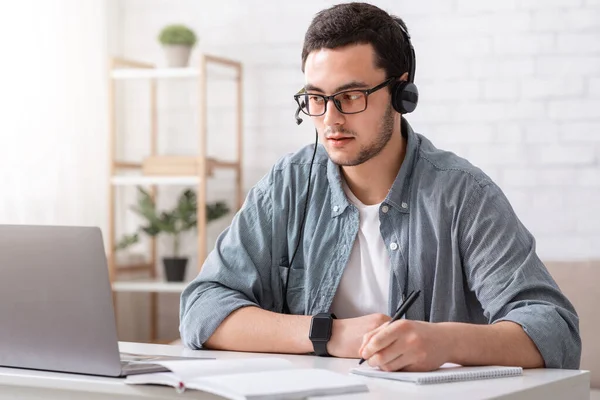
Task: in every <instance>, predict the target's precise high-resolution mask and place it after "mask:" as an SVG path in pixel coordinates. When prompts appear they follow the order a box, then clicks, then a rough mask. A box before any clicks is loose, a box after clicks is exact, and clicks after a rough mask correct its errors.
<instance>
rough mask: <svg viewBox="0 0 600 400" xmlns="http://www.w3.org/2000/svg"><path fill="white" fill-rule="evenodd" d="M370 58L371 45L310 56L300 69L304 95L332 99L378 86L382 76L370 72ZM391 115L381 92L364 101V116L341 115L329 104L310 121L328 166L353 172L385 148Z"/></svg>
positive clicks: (382, 73) (372, 64)
mask: <svg viewBox="0 0 600 400" xmlns="http://www.w3.org/2000/svg"><path fill="white" fill-rule="evenodd" d="M374 58H375V53H374V50H373V47H372V46H371V45H370V44H360V45H351V46H346V47H342V48H337V49H320V50H316V51H313V52H311V53H310V54H309V55H308V57H307V59H306V64H305V67H304V75H305V82H306V84H305V88H306V91H307V92H308V93H314V94H322V95H332V94H334V93H337V92H340V91H342V90H348V89H370V88H372V87H374V86H377V85H379V84H380V83H382V82H383V81H385V80H386V75H385V70H383V69H380V68H376V67H375V62H374ZM343 107H344V106H343V105H342V109H344V108H343ZM395 115H396V113H395V111H394V110H393V108H392V106H391V100H390V93H389V90H388V89H387V88H383V89H380V90H378V91H376V92H374V93H372V94H371V95H369V96H368V97H367V109H366V110H364V111H363V112H360V113H358V114H343V113H341V112H340V111H339V110H338V109H337V108H336V107H335V105H334V103H333V101H331V100H330V101H329V102H328V104H327V112H326V113H325V114H324V115H321V116H318V117H311V118H312V119H313V122H314V124H315V127H316V128H317V131H318V132H319V137H320V139H321V143H323V145H324V146H325V149H326V150H327V153H328V154H329V157H330V158H331V160H332V161H333V162H334V163H336V164H338V165H341V166H355V165H359V164H362V163H364V162H366V161H368V160H370V159H371V158H373V157H375V156H377V155H378V154H379V153H380V152H381V150H382V149H383V148H384V147H385V145H386V144H387V143H388V141H389V140H390V138H391V136H392V133H393V128H394V118H395Z"/></svg>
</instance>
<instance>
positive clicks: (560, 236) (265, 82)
mask: <svg viewBox="0 0 600 400" xmlns="http://www.w3.org/2000/svg"><path fill="white" fill-rule="evenodd" d="M373 3H374V4H376V5H379V6H381V7H383V8H385V9H387V10H388V11H391V12H393V13H396V14H398V15H400V16H401V17H403V18H404V19H405V21H406V23H407V25H408V27H409V29H410V31H411V34H412V37H413V43H414V45H415V49H416V54H417V58H418V62H417V65H418V68H417V77H416V82H417V84H418V85H419V88H420V91H421V103H420V105H419V107H418V108H417V111H416V112H415V113H414V114H413V115H411V116H409V117H408V118H409V120H410V121H411V123H412V124H413V126H414V128H415V129H416V130H417V131H419V132H421V133H423V134H425V135H426V136H428V137H429V138H431V140H432V141H434V143H436V144H438V145H439V146H440V147H444V148H447V149H449V150H452V151H455V152H456V153H458V154H460V155H462V156H465V157H467V158H468V159H469V160H470V161H472V162H473V163H474V164H476V165H479V166H480V167H481V168H483V169H484V171H486V172H488V174H489V175H490V176H492V178H493V179H495V180H496V181H497V183H498V184H499V185H500V186H501V187H502V188H503V189H504V190H505V192H506V194H507V196H508V197H509V199H510V200H511V202H512V204H513V207H514V208H515V210H516V212H517V213H518V215H519V216H520V217H521V219H522V220H523V222H524V223H525V224H526V226H527V227H528V229H529V230H530V231H531V232H532V233H533V234H534V235H535V236H536V239H537V245H538V251H539V254H540V255H541V256H542V258H544V259H557V260H560V259H582V258H591V257H596V258H597V257H600V172H599V171H600V3H599V2H598V1H597V0H593V1H592V0H588V1H586V0H552V1H549V0H520V1H517V0H503V1H489V0H487V1H482V0H455V1H447V0H423V1H418V2H415V1H408V0H403V1H398V0H393V1H392V0H388V1H374V2H373ZM330 4H333V2H332V1H321V0H305V1H303V2H279V1H275V0H272V1H269V0H237V1H234V0H224V1H221V2H215V3H212V2H206V1H202V2H200V1H195V0H180V1H178V2H172V1H168V0H123V1H122V2H121V3H120V15H119V18H120V24H121V29H120V37H121V46H120V49H119V51H120V52H121V53H122V55H124V56H128V57H133V58H141V59H144V60H148V61H155V62H157V63H162V62H163V58H162V53H161V49H160V47H159V46H158V44H157V43H156V40H155V37H156V34H157V33H158V31H159V30H160V28H161V27H162V26H163V25H165V24H167V23H171V22H182V23H186V24H189V25H191V26H192V27H193V28H194V29H195V30H196V31H197V33H198V34H199V36H200V43H199V48H198V50H202V51H205V52H210V53H214V54H219V55H223V56H227V57H233V58H237V59H240V60H242V61H243V62H244V65H245V79H246V81H245V97H244V100H245V113H244V122H245V133H246V139H245V140H246V142H245V157H246V161H247V164H246V166H247V167H246V168H247V175H246V177H245V186H246V188H249V187H250V186H251V185H252V184H253V183H254V182H255V181H256V180H257V179H258V178H259V177H260V176H262V174H264V173H265V172H266V171H267V170H268V168H269V167H270V166H271V165H272V163H273V162H275V161H276V159H277V158H279V157H280V156H281V155H283V154H284V153H286V152H289V151H294V150H295V149H297V148H299V147H300V146H302V145H304V144H306V143H309V142H310V141H311V140H312V139H313V129H312V127H311V124H310V121H309V120H308V119H307V120H305V123H304V124H303V125H301V126H300V127H297V126H296V124H295V123H294V119H293V113H294V111H295V107H294V103H293V100H292V95H293V93H294V92H295V90H297V88H299V87H300V86H301V85H302V83H303V76H302V73H301V72H300V51H301V46H302V40H303V36H304V32H305V30H306V28H307V26H308V24H309V23H310V20H311V18H312V16H313V15H314V13H315V12H317V11H319V10H320V9H322V8H324V7H327V6H329V5H330ZM198 50H196V52H195V53H194V56H193V57H197V54H198ZM214 96H215V95H213V97H212V98H213V99H214V98H215V97H214ZM215 101H216V103H215V104H217V103H218V104H219V105H220V108H219V110H216V109H215V110H213V109H211V110H213V111H212V114H211V116H213V117H211V118H214V119H215V120H216V122H214V123H213V124H214V125H215V126H217V125H218V123H219V118H226V115H227V111H226V110H224V109H222V106H223V104H225V105H226V104H227V100H225V101H224V102H223V100H222V99H220V100H219V99H217V100H215ZM165 118H166V117H165ZM186 121H187V120H186ZM170 123H176V122H173V117H171V118H170ZM186 128H188V129H189V127H184V126H180V127H179V130H180V131H181V132H183V133H182V134H186V133H185V132H184V131H186ZM215 129H216V128H215ZM166 140H167V139H166ZM215 148H219V145H216V146H215ZM219 190H221V189H218V190H217V192H218V191H219Z"/></svg>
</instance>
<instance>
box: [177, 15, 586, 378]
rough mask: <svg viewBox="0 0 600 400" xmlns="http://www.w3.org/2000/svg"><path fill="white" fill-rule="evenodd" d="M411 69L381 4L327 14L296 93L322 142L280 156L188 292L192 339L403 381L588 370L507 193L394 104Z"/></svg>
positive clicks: (187, 331)
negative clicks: (342, 360)
mask: <svg viewBox="0 0 600 400" xmlns="http://www.w3.org/2000/svg"><path fill="white" fill-rule="evenodd" d="M403 29H404V32H403ZM411 62H412V65H413V66H414V60H411V51H410V45H409V38H408V34H407V32H406V27H405V26H404V23H403V22H402V21H401V20H400V19H398V18H395V17H392V16H390V15H389V14H387V13H386V12H384V11H382V10H380V9H379V8H377V7H375V6H372V5H368V4H363V3H350V4H342V5H336V6H333V7H331V8H329V9H327V10H324V11H322V12H320V13H318V14H317V15H316V16H315V18H314V20H313V21H312V23H311V25H310V27H309V28H308V31H307V33H306V37H305V42H304V48H303V51H302V65H303V71H304V73H305V82H306V84H305V87H304V88H303V90H302V91H301V92H299V94H298V95H297V96H296V99H297V101H298V105H299V109H300V111H303V112H304V113H305V114H308V115H310V116H311V118H312V121H313V123H314V125H315V127H316V130H317V132H318V137H319V139H320V142H321V144H322V146H317V147H316V148H315V147H313V146H307V147H306V148H304V149H302V150H300V151H299V152H298V153H296V154H293V155H288V156H286V157H283V158H282V159H281V160H280V161H279V162H278V163H277V164H275V166H274V167H273V168H272V169H271V171H270V173H269V174H267V175H266V176H265V177H264V178H263V179H262V180H260V181H259V182H258V183H257V184H256V185H255V186H254V187H253V188H252V189H251V190H250V192H249V194H248V196H247V199H246V201H245V203H244V206H243V207H242V209H241V210H240V211H239V212H238V214H237V215H236V216H235V218H234V220H233V222H232V224H231V226H230V227H229V228H228V229H226V230H225V231H224V232H223V233H222V235H221V236H220V237H219V239H218V241H217V244H216V248H215V249H214V250H213V251H212V252H211V253H210V255H209V256H208V258H207V260H206V262H205V264H204V266H203V269H202V272H201V273H200V274H199V276H198V277H197V278H196V279H195V280H194V281H193V282H192V283H191V284H190V285H189V287H188V288H187V289H186V290H185V291H184V292H183V294H182V298H181V326H180V331H181V337H182V339H183V342H184V343H185V344H186V345H187V346H189V347H192V348H203V347H205V348H213V349H225V350H239V351H256V352H278V353H309V352H312V351H314V352H315V353H316V354H318V355H332V356H337V357H355V358H359V357H363V358H365V359H366V360H367V361H368V363H369V365H371V366H377V367H380V368H381V369H383V370H388V371H392V370H400V369H403V370H407V371H427V370H433V369H436V368H438V367H439V366H440V365H441V364H443V363H445V362H454V363H459V364H463V365H488V364H495V365H519V366H522V367H525V368H534V367H544V366H546V367H551V368H578V367H579V361H580V353H581V341H580V337H579V332H578V330H579V327H578V324H579V321H578V317H577V314H576V312H575V310H574V309H573V306H572V305H571V304H570V303H569V301H568V300H567V299H566V298H565V297H564V296H563V295H562V294H561V292H560V290H559V289H558V287H557V285H556V283H555V282H554V281H553V280H552V278H551V276H550V275H549V273H548V271H547V270H546V268H545V267H544V265H543V264H542V262H541V261H540V260H539V258H538V256H537V255H536V253H535V241H534V238H533V237H532V236H531V234H530V233H529V232H528V231H527V229H526V228H525V227H524V226H523V225H522V224H521V222H520V221H519V220H518V218H517V217H516V215H515V213H514V212H513V210H512V208H511V206H510V204H509V202H508V201H507V199H506V197H505V196H504V194H503V193H502V192H501V190H500V189H499V188H498V186H496V185H495V184H494V183H493V182H492V180H491V179H490V178H489V177H488V176H487V175H485V174H484V173H483V172H482V171H480V170H479V169H478V168H476V167H474V166H472V165H471V164H470V163H468V162H467V161H466V160H464V159H461V158H460V157H458V156H456V155H454V154H452V153H449V152H445V151H442V150H438V149H436V148H435V147H434V146H433V144H432V143H431V142H430V141H428V140H427V139H426V138H425V137H423V136H421V135H418V134H416V133H414V132H413V130H412V129H411V127H410V125H409V124H408V123H407V121H406V120H405V119H404V118H403V117H402V115H401V113H400V112H398V110H400V111H403V112H405V113H406V112H409V111H411V110H410V108H411V107H410V105H411V104H410V103H411V102H413V103H414V104H413V106H414V105H416V98H415V97H414V96H412V97H411V94H410V93H408V94H407V95H406V97H405V98H404V100H406V101H407V103H402V102H399V101H398V96H397V94H394V93H395V91H397V90H398V87H399V86H398V85H399V84H402V83H403V82H405V81H406V80H407V79H408V80H412V79H414V73H413V76H409V75H410V68H411ZM407 90H408V89H407ZM408 92H410V90H408ZM403 96H404V95H403ZM406 105H408V110H406V111H405V110H404V108H406V107H404V106H406ZM313 150H314V151H315V154H314V157H311V156H313ZM309 182H310V187H309ZM307 196H308V197H307ZM416 290H420V291H421V294H420V296H419V297H418V298H417V301H416V302H415V303H414V304H413V305H412V307H410V308H409V310H408V312H407V313H406V318H404V319H401V320H398V321H395V322H393V323H390V324H388V323H387V322H388V321H389V320H390V316H392V315H393V314H394V312H395V310H396V309H397V308H398V306H399V305H400V304H401V303H402V302H403V299H404V298H405V297H406V296H407V295H408V293H410V292H412V291H416Z"/></svg>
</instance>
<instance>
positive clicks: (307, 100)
mask: <svg viewBox="0 0 600 400" xmlns="http://www.w3.org/2000/svg"><path fill="white" fill-rule="evenodd" d="M395 79H396V78H393V77H392V78H389V79H387V80H385V81H384V82H382V83H380V84H379V85H377V86H375V87H373V88H371V89H362V90H360V89H352V90H343V91H341V92H338V93H334V94H332V95H331V96H325V95H322V94H316V93H306V92H305V89H304V88H303V89H302V90H300V91H299V92H298V93H296V94H295V95H294V99H295V100H296V103H298V107H299V108H300V111H302V112H303V113H304V114H306V115H309V116H311V117H318V116H321V115H323V114H325V113H326V112H327V103H329V100H333V104H335V108H337V109H338V111H339V112H341V113H342V114H358V113H360V112H363V111H365V110H366V109H367V97H369V95H370V94H372V93H375V92H376V91H378V90H379V89H381V88H384V87H386V86H388V85H389V84H390V83H392V82H394V80H395Z"/></svg>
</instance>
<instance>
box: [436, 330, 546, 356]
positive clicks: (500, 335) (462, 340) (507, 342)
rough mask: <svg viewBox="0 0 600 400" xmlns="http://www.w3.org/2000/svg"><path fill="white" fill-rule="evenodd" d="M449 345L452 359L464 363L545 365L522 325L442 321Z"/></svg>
mask: <svg viewBox="0 0 600 400" xmlns="http://www.w3.org/2000/svg"><path fill="white" fill-rule="evenodd" d="M440 325H443V327H444V330H445V331H446V335H448V336H447V338H448V339H449V346H450V359H449V361H450V362H453V363H456V364H461V365H511V366H520V367H523V368H541V367H544V360H543V358H542V355H541V354H540V352H539V351H538V349H537V347H536V346H535V344H534V343H533V341H532V340H531V339H530V338H529V336H528V335H527V334H526V333H525V331H523V328H521V326H520V325H518V324H516V323H513V322H510V321H501V322H498V323H496V324H493V325H473V324H462V323H455V322H447V323H441V324H440Z"/></svg>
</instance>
